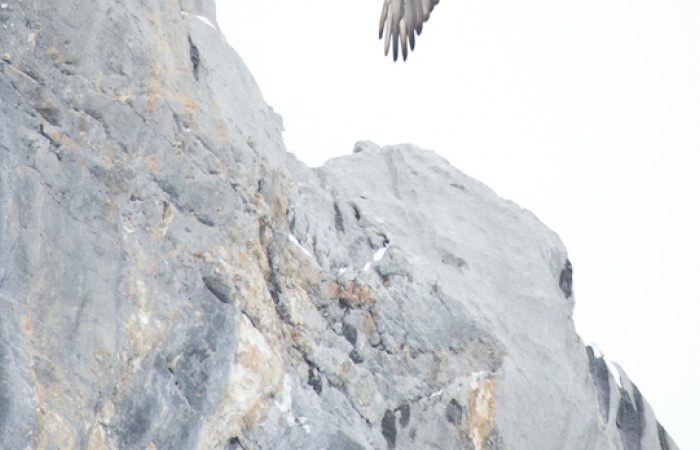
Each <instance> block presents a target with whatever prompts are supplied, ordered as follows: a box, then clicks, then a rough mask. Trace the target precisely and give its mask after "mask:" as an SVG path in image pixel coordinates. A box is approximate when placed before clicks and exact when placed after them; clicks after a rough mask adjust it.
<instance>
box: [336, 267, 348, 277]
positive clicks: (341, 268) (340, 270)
mask: <svg viewBox="0 0 700 450" xmlns="http://www.w3.org/2000/svg"><path fill="white" fill-rule="evenodd" d="M347 270H348V268H347V267H345V266H342V267H339V268H338V275H342V274H344V273H345V272H347Z"/></svg>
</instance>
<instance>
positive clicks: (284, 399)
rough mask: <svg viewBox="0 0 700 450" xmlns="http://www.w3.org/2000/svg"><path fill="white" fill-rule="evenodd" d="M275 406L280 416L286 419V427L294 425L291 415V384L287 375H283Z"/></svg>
mask: <svg viewBox="0 0 700 450" xmlns="http://www.w3.org/2000/svg"><path fill="white" fill-rule="evenodd" d="M275 406H277V409H278V410H279V412H280V414H281V415H282V416H283V417H284V418H285V419H286V422H287V425H290V426H291V425H294V416H293V415H292V383H291V381H290V380H289V375H287V374H284V378H283V380H282V389H281V392H280V393H279V396H278V397H277V398H276V399H275Z"/></svg>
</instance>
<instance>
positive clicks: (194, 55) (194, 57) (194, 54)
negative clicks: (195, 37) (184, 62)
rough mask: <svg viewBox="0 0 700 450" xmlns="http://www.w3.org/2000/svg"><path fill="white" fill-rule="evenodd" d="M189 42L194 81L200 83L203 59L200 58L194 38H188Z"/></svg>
mask: <svg viewBox="0 0 700 450" xmlns="http://www.w3.org/2000/svg"><path fill="white" fill-rule="evenodd" d="M187 40H188V41H189V42H190V61H192V74H193V75H194V79H195V80H197V81H199V66H200V64H201V59H200V57H199V49H198V48H197V46H196V45H194V43H193V42H192V36H187Z"/></svg>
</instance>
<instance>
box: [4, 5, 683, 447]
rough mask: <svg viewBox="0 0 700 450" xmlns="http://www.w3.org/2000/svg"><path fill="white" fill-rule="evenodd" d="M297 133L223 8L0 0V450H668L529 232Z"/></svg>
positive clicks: (453, 188)
mask: <svg viewBox="0 0 700 450" xmlns="http://www.w3.org/2000/svg"><path fill="white" fill-rule="evenodd" d="M281 129H282V125H281V119H280V118H279V117H278V116H277V115H276V114H274V112H272V110H271V109H270V108H269V107H268V106H267V105H266V104H265V103H264V101H263V99H262V96H261V94H260V92H259V90H258V88H257V86H256V85H255V82H254V80H253V78H252V76H251V75H250V73H249V72H248V70H247V69H246V67H245V65H244V64H243V63H242V61H241V60H240V58H239V57H238V56H237V55H236V54H235V52H234V51H233V50H232V49H230V48H229V47H228V45H227V44H226V42H225V40H224V38H223V35H222V34H221V33H220V32H219V31H218V29H217V25H216V18H215V7H214V1H213V0H180V1H177V0H154V1H149V2H143V1H137V0H121V1H113V0H90V1H87V0H61V1H55V0H51V1H50V0H45V1H42V2H31V1H26V0H24V1H20V0H8V1H7V2H3V3H2V5H0V255H2V257H1V259H0V448H2V449H27V448H38V449H58V448H84V449H149V450H150V449H227V450H233V449H247V450H253V449H341V450H342V449H345V450H359V449H394V448H396V449H429V448H435V449H458V448H459V449H462V448H474V449H506V448H508V449H524V450H528V449H557V450H559V449H624V450H634V449H654V450H656V449H660V450H661V449H663V450H666V449H675V448H676V446H675V444H674V443H673V441H672V439H671V438H670V437H669V436H668V435H667V434H666V432H665V431H664V429H663V427H662V426H661V425H659V424H658V423H657V422H656V420H655V418H654V414H653V412H652V410H651V407H650V406H649V405H648V404H647V403H646V401H645V400H644V398H643V396H642V395H641V393H640V392H639V390H638V389H637V388H636V387H635V386H634V384H632V383H631V382H630V381H629V379H628V378H627V377H626V375H625V374H624V372H623V371H622V369H621V368H619V367H617V366H616V365H614V364H613V363H610V362H608V361H606V360H605V359H604V357H602V355H600V354H599V353H598V352H597V351H595V350H594V349H591V348H586V347H585V346H584V345H583V344H582V343H581V341H580V339H579V338H578V336H577V335H576V332H575V330H574V326H573V322H572V319H571V315H572V311H573V307H574V293H573V287H572V268H571V264H570V262H569V261H568V259H567V254H566V249H565V248H564V246H563V244H562V243H561V242H560V240H559V238H558V237H557V236H556V234H554V233H553V232H551V231H550V230H548V229H547V228H546V227H545V226H544V225H542V224H541V223H540V222H539V221H538V220H537V219H536V218H535V217H534V216H533V215H532V214H530V213H529V212H527V211H525V210H522V209H521V208H519V207H518V206H517V205H515V204H513V203H511V202H508V201H505V200H503V199H500V198H498V197H497V196H496V195H495V194H494V193H493V192H492V191H491V190H490V189H489V188H487V187H486V186H484V185H483V184H481V183H479V182H477V181H475V180H473V179H470V178H469V177H467V176H465V175H463V174H461V173H460V172H458V171H457V170H456V169H454V168H452V167H451V166H450V165H449V164H448V163H447V162H446V161H445V160H443V159H442V158H440V157H439V156H437V155H436V154H434V153H431V152H428V151H424V150H421V149H418V148H415V147H413V146H410V145H402V146H396V147H385V148H378V147H377V146H376V145H374V144H372V143H369V142H361V143H358V145H357V146H356V149H355V153H354V154H353V155H350V156H347V157H343V158H339V159H335V160H331V161H329V162H328V163H327V164H326V165H325V166H323V167H322V168H319V169H313V170H312V169H309V168H308V167H306V166H304V165H303V164H302V163H300V162H298V161H296V160H295V158H294V157H293V156H291V155H289V154H287V153H286V152H285V149H284V145H283V143H282V139H281Z"/></svg>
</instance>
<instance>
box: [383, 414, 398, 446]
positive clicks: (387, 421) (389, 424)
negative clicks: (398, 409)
mask: <svg viewBox="0 0 700 450" xmlns="http://www.w3.org/2000/svg"><path fill="white" fill-rule="evenodd" d="M382 436H384V439H386V443H387V445H388V446H389V448H396V416H395V415H394V412H393V411H391V410H389V409H387V410H386V411H385V412H384V417H383V418H382Z"/></svg>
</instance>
